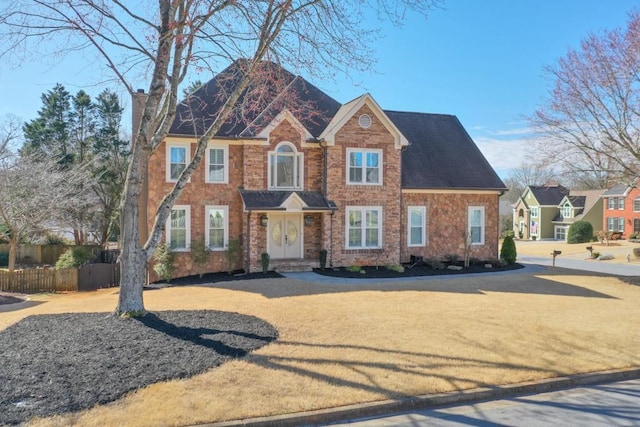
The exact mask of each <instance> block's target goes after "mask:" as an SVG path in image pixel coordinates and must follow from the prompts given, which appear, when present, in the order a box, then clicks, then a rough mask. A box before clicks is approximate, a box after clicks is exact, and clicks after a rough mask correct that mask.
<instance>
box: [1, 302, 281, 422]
mask: <svg viewBox="0 0 640 427" xmlns="http://www.w3.org/2000/svg"><path fill="white" fill-rule="evenodd" d="M277 336H278V332H277V331H276V329H275V328H274V327H273V326H271V325H270V324H268V323H267V322H265V321H263V320H261V319H258V318H256V317H253V316H245V315H240V314H238V313H228V312H220V311H211V310H200V311H165V312H155V313H148V314H147V315H145V316H143V317H140V318H134V319H125V318H119V317H116V316H113V315H110V314H106V313H90V314H80V313H74V314H58V315H39V316H30V317H27V318H25V319H23V320H22V321H20V322H18V323H16V324H14V325H12V326H10V327H8V328H7V329H5V330H4V331H1V332H0V354H2V362H1V363H0V425H6V424H20V423H23V422H25V421H27V420H29V419H30V418H32V417H34V416H42V417H47V416H51V415H54V414H60V413H65V412H70V411H78V410H82V409H87V408H91V407H92V406H94V405H95V404H105V403H108V402H112V401H114V400H116V399H118V398H120V397H122V396H123V395H124V394H126V393H128V392H131V391H133V390H136V389H139V388H141V387H145V386H147V385H149V384H153V383H156V382H160V381H166V380H170V379H175V378H186V377H191V376H193V375H196V374H199V373H201V372H204V371H206V370H208V369H211V368H214V367H216V366H219V365H220V364H222V363H224V362H225V361H228V360H231V359H233V358H238V357H242V356H244V355H246V354H247V353H248V352H249V351H251V350H254V349H256V348H259V347H262V346H263V345H265V344H267V343H269V342H271V341H273V340H275V339H276V338H277Z"/></svg>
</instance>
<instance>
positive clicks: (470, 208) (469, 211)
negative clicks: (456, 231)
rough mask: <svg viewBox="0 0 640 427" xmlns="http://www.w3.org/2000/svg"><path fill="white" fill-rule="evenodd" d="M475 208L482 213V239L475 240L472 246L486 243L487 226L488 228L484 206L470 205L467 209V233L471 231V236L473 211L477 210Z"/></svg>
mask: <svg viewBox="0 0 640 427" xmlns="http://www.w3.org/2000/svg"><path fill="white" fill-rule="evenodd" d="M475 210H480V212H481V215H480V219H481V224H480V241H479V242H474V243H471V246H480V245H484V234H485V231H486V230H485V228H486V224H485V212H484V206H469V207H468V209H467V233H469V236H471V212H472V211H475Z"/></svg>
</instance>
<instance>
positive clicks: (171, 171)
mask: <svg viewBox="0 0 640 427" xmlns="http://www.w3.org/2000/svg"><path fill="white" fill-rule="evenodd" d="M189 154H190V153H189V144H167V181H168V182H175V181H177V180H178V178H180V174H181V173H182V171H183V170H185V169H186V167H187V164H188V163H189Z"/></svg>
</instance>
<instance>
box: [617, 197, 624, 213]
mask: <svg viewBox="0 0 640 427" xmlns="http://www.w3.org/2000/svg"><path fill="white" fill-rule="evenodd" d="M618 210H619V211H623V210H624V197H618Z"/></svg>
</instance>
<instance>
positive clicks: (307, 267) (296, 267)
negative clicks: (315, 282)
mask: <svg viewBox="0 0 640 427" xmlns="http://www.w3.org/2000/svg"><path fill="white" fill-rule="evenodd" d="M319 267H320V261H316V260H312V259H275V260H274V259H272V260H271V262H270V263H269V270H274V271H276V272H281V273H297V272H301V271H311V270H313V269H314V268H319Z"/></svg>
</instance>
